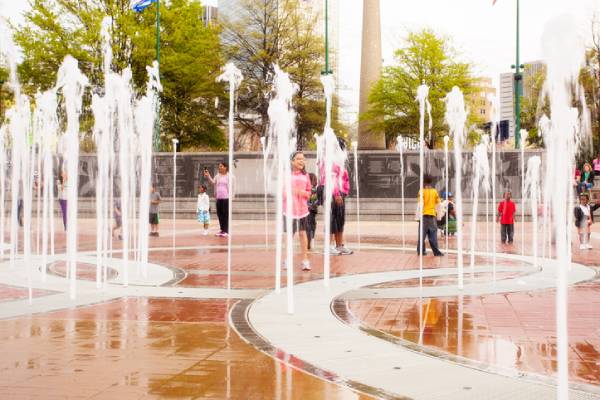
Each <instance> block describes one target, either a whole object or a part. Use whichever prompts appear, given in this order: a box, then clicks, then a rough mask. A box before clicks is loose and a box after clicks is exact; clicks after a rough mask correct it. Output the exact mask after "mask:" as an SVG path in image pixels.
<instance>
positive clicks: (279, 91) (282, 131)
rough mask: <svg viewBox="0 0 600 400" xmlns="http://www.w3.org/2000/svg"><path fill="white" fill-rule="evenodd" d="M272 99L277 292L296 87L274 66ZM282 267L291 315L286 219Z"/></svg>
mask: <svg viewBox="0 0 600 400" xmlns="http://www.w3.org/2000/svg"><path fill="white" fill-rule="evenodd" d="M274 71H275V75H274V77H273V90H274V96H273V98H272V99H271V101H270V102H269V109H268V114H269V122H270V125H269V131H268V132H269V137H268V139H267V140H268V146H269V148H270V154H269V160H270V161H271V167H270V168H269V177H270V179H269V181H271V182H272V181H274V182H275V196H276V201H277V215H276V217H275V218H276V220H275V222H276V227H277V228H276V243H275V290H276V292H277V293H279V291H280V288H281V255H282V241H283V217H284V212H283V195H284V190H285V195H286V198H287V199H291V198H292V186H291V165H290V156H291V154H292V152H293V151H294V150H295V148H296V112H295V110H294V108H293V105H292V99H293V97H294V94H295V93H296V91H297V90H298V87H297V86H296V85H295V84H294V83H292V81H291V80H290V77H289V75H288V74H287V73H285V72H284V71H282V70H281V69H280V68H279V67H278V66H277V65H275V66H274ZM286 206H287V207H286V208H287V209H286V214H287V215H291V211H292V202H291V201H287V202H286ZM286 231H287V232H286V233H287V234H286V266H287V311H288V313H290V314H291V313H293V312H294V268H293V265H294V264H293V261H294V253H293V241H292V239H293V236H292V219H291V218H286Z"/></svg>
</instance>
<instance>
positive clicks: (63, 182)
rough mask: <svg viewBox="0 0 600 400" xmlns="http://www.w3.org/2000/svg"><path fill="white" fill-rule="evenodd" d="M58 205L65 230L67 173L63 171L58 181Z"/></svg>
mask: <svg viewBox="0 0 600 400" xmlns="http://www.w3.org/2000/svg"><path fill="white" fill-rule="evenodd" d="M57 186H58V204H60V211H61V212H62V220H63V227H64V228H65V231H66V230H67V192H68V186H67V171H65V170H63V171H62V173H61V176H60V178H59V180H58V185H57Z"/></svg>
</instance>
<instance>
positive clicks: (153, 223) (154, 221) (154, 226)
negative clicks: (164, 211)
mask: <svg viewBox="0 0 600 400" xmlns="http://www.w3.org/2000/svg"><path fill="white" fill-rule="evenodd" d="M160 200H161V197H160V193H158V191H157V190H156V186H155V185H154V184H152V185H151V186H150V215H149V222H150V236H155V237H158V236H159V234H158V206H159V204H160Z"/></svg>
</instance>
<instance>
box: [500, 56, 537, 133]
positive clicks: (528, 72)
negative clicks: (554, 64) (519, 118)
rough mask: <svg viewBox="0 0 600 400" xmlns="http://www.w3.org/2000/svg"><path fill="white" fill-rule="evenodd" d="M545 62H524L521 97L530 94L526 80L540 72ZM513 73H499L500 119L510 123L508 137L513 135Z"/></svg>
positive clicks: (526, 96) (527, 96)
mask: <svg viewBox="0 0 600 400" xmlns="http://www.w3.org/2000/svg"><path fill="white" fill-rule="evenodd" d="M544 68H545V64H544V63H543V62H542V61H532V62H528V63H525V69H524V70H523V80H522V82H523V98H524V99H527V98H529V96H531V87H528V85H527V84H526V82H530V81H531V79H530V78H531V77H533V76H535V75H536V74H539V73H540V72H542V71H543V70H544ZM514 76H515V75H514V73H512V72H507V73H504V74H500V120H506V121H509V123H510V128H509V130H510V132H509V134H510V137H513V136H514V135H515V125H516V122H515V86H514Z"/></svg>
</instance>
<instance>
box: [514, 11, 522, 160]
mask: <svg viewBox="0 0 600 400" xmlns="http://www.w3.org/2000/svg"><path fill="white" fill-rule="evenodd" d="M520 31H521V4H520V0H517V62H516V64H515V65H513V66H512V67H513V68H514V69H515V75H514V92H515V149H518V148H519V146H520V145H521V95H522V87H523V74H522V73H521V69H522V68H524V66H523V65H521V57H520V44H521V43H520V33H521V32H520Z"/></svg>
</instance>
